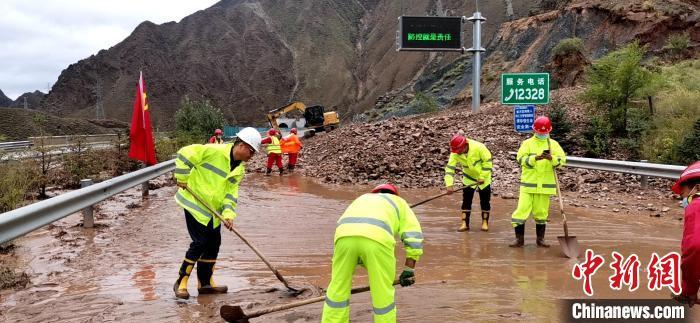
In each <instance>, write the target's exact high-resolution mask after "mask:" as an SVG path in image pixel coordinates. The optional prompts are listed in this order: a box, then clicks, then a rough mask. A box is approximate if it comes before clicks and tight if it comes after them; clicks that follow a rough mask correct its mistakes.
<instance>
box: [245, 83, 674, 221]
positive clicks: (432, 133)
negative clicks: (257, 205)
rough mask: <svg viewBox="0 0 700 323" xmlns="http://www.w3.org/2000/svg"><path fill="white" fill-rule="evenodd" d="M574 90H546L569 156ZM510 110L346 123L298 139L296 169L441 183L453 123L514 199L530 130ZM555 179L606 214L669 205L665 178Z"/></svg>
mask: <svg viewBox="0 0 700 323" xmlns="http://www.w3.org/2000/svg"><path fill="white" fill-rule="evenodd" d="M580 92H581V88H567V89H562V90H556V91H553V92H552V102H553V103H554V104H557V103H559V104H563V105H564V106H565V107H566V109H567V114H568V117H569V121H570V122H571V123H572V124H573V129H572V131H571V133H570V136H569V137H570V138H568V139H569V140H570V141H572V142H573V144H574V146H573V149H572V150H573V151H567V154H568V155H570V156H583V150H582V148H580V147H582V146H583V138H582V135H581V133H582V132H583V131H584V127H585V122H584V120H585V118H584V114H585V113H586V110H585V109H586V108H585V106H584V105H583V104H582V103H580V100H579V99H578V95H579V93H580ZM538 109H539V108H538ZM511 110H512V108H511V107H507V106H502V105H500V104H498V103H487V104H485V105H483V106H482V112H481V113H478V114H472V113H471V111H470V110H469V109H468V108H467V107H461V108H459V109H450V110H446V111H442V112H439V113H436V114H428V115H420V116H413V117H406V118H391V119H389V120H383V121H379V122H376V123H362V124H346V125H344V126H343V127H342V128H340V129H337V130H334V131H331V132H329V133H321V134H319V135H317V136H315V137H312V138H309V139H306V140H304V145H305V146H304V149H303V151H302V154H301V156H300V162H299V164H300V165H299V168H298V172H300V173H302V174H303V175H306V176H311V177H316V178H319V179H321V180H322V181H323V182H326V183H335V184H341V185H342V184H367V185H374V184H376V183H380V182H385V181H389V182H393V183H396V184H398V185H399V186H400V187H404V188H425V187H442V186H443V185H444V184H443V176H444V166H445V164H446V163H447V159H448V157H449V139H450V138H451V136H452V135H453V134H455V133H456V132H457V131H458V130H460V129H461V130H464V132H465V133H466V135H467V137H469V138H470V139H474V140H477V141H480V142H483V143H484V144H486V146H487V147H488V148H489V150H490V151H491V153H492V154H493V159H494V160H493V164H494V167H493V168H494V171H493V184H492V186H493V192H494V195H497V196H502V197H503V198H515V197H517V194H518V183H519V181H520V166H519V165H518V164H517V163H516V161H515V157H514V156H512V155H511V154H510V153H511V152H515V151H517V150H518V148H519V146H520V143H521V142H522V141H523V140H525V139H527V138H528V137H529V136H530V135H527V134H519V133H516V132H515V131H514V129H513V114H512V111H511ZM547 112H548V107H544V108H543V109H540V110H538V111H537V113H538V115H539V114H546V113H547ZM554 126H555V127H556V125H554ZM553 139H555V140H557V139H558V140H561V138H553ZM608 158H610V159H620V160H624V159H626V158H627V156H626V155H625V154H624V153H617V154H616V155H614V156H610V157H608ZM265 161H266V156H265V154H259V155H258V156H256V158H255V160H254V161H253V163H252V169H255V170H257V171H264V168H265V164H264V162H265ZM285 163H286V158H285ZM273 168H274V171H276V167H274V166H273ZM274 174H275V175H277V173H276V172H275V173H274ZM559 179H560V181H561V185H562V190H563V191H564V195H565V196H567V195H569V196H574V195H575V196H576V200H575V201H574V200H573V199H572V203H573V204H574V205H581V206H597V207H601V208H607V207H610V209H613V211H614V212H628V213H629V212H638V211H644V212H647V211H648V213H649V215H654V216H660V215H662V214H667V212H668V211H669V210H670V209H671V208H673V207H674V206H675V205H676V204H677V201H676V200H675V199H674V198H673V196H672V194H671V193H670V190H669V187H670V185H671V181H669V180H663V179H649V182H650V185H649V188H648V189H646V190H643V189H641V186H640V181H639V176H633V175H624V174H618V173H609V172H600V171H592V170H585V169H580V168H564V169H563V170H561V171H560V177H559ZM572 193H575V194H572ZM622 200H625V201H631V202H629V204H630V205H625V204H619V201H622Z"/></svg>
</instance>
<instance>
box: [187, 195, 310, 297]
mask: <svg viewBox="0 0 700 323" xmlns="http://www.w3.org/2000/svg"><path fill="white" fill-rule="evenodd" d="M185 190H187V191H188V192H190V194H192V196H194V198H195V199H197V201H199V203H201V204H202V205H204V206H205V207H206V208H207V209H208V210H209V211H210V212H211V213H213V214H214V215H215V216H216V217H217V218H219V221H221V222H224V218H223V217H222V216H221V214H219V212H217V211H216V210H214V209H213V208H212V207H211V206H209V204H208V203H207V202H204V200H202V199H201V198H200V197H199V196H198V195H197V194H195V193H194V192H193V191H192V189H190V188H189V187H185ZM229 230H230V231H233V233H235V234H236V235H237V236H238V237H239V238H241V240H243V242H245V244H247V245H248V247H250V249H252V250H253V252H255V254H256V255H258V257H260V259H261V260H262V261H263V262H264V263H265V264H266V265H267V268H270V270H272V273H274V274H275V276H276V277H277V279H279V281H281V282H282V284H284V287H287V289H289V290H290V291H292V292H294V293H301V292H302V291H303V289H299V288H293V287H291V286H289V283H288V282H287V280H286V279H284V277H282V275H281V274H280V273H279V271H277V269H276V268H275V267H274V266H272V265H271V264H270V262H269V261H267V259H265V256H263V255H262V253H260V251H259V250H258V248H255V246H253V245H252V244H251V243H250V242H248V239H246V238H245V237H243V235H241V234H240V233H239V232H238V230H236V228H234V227H231V229H229Z"/></svg>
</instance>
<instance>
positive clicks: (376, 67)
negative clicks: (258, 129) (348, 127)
mask: <svg viewBox="0 0 700 323" xmlns="http://www.w3.org/2000/svg"><path fill="white" fill-rule="evenodd" d="M512 2H513V7H514V8H515V17H516V18H517V17H522V16H525V15H527V14H528V13H529V8H530V7H531V6H532V5H531V2H530V1H525V0H518V1H512ZM472 5H473V4H470V5H469V7H467V5H466V3H465V2H464V1H457V0H419V1H412V2H410V3H407V2H405V1H398V0H354V1H346V0H326V1H316V0H301V1H298V0H294V1H292V0H283V1H278V0H275V1H272V0H258V1H241V0H223V1H220V2H219V3H217V4H216V5H214V6H212V7H210V8H208V9H206V10H202V11H199V12H196V13H194V14H192V15H190V16H188V17H185V18H184V19H183V20H182V21H180V22H179V23H175V22H170V23H165V24H162V25H155V24H153V23H150V22H144V23H142V24H141V25H139V26H138V27H137V28H136V29H135V30H134V32H133V33H132V34H131V35H130V36H129V37H127V38H126V39H125V40H124V41H122V42H121V43H119V44H116V45H115V46H114V47H112V48H110V49H106V50H102V51H100V52H99V53H97V54H96V55H93V56H91V57H89V58H86V59H84V60H81V61H79V62H77V63H75V64H72V65H70V66H68V68H66V69H65V70H64V71H63V73H61V75H60V77H59V79H58V81H57V82H56V83H55V85H54V86H53V88H52V90H51V91H50V93H49V95H48V97H47V98H46V100H45V101H44V103H43V108H44V109H45V110H46V111H50V112H52V113H56V114H58V115H60V116H71V117H83V118H84V117H90V116H92V115H94V106H95V101H96V95H95V92H99V93H101V96H102V98H103V106H104V109H105V113H106V116H107V118H112V119H118V120H123V121H128V120H129V118H130V114H131V104H132V100H133V95H134V87H135V82H136V79H137V75H138V72H139V70H143V72H144V74H145V78H146V82H147V85H148V88H149V89H150V99H151V107H152V108H153V110H152V113H153V114H154V115H153V119H152V120H153V122H154V127H155V128H157V129H159V128H160V129H163V128H165V129H170V128H172V126H173V124H172V123H173V121H172V115H173V112H174V111H175V110H176V108H177V106H178V103H179V102H180V100H181V99H182V97H183V96H185V95H189V96H190V97H193V98H199V97H203V98H207V99H210V100H212V101H213V102H214V103H215V104H216V105H218V106H220V107H221V108H222V110H223V111H224V113H225V114H226V116H227V117H228V118H229V120H230V121H231V122H235V123H240V124H245V123H257V124H263V123H264V115H263V112H266V111H269V110H270V109H272V108H276V107H279V106H282V105H284V104H286V103H288V102H289V101H290V100H301V101H303V102H306V103H307V104H322V105H325V106H326V107H328V108H330V109H335V110H338V111H339V112H340V113H341V116H343V118H347V117H348V116H350V115H352V114H355V113H357V112H361V111H364V110H365V109H367V108H369V107H371V106H373V105H374V103H375V101H376V98H377V97H379V96H380V95H382V94H384V93H385V92H387V91H390V90H392V89H395V88H398V87H403V86H406V85H410V84H412V83H413V81H414V80H415V79H416V77H418V76H420V75H421V74H423V73H425V72H426V71H427V70H426V68H425V66H428V65H430V66H431V67H435V68H440V67H444V66H446V65H448V64H451V63H452V62H453V61H454V60H455V59H457V58H459V57H460V56H461V55H460V54H455V53H451V54H434V53H433V54H428V53H416V52H414V53H406V52H401V53H397V52H396V51H395V31H396V30H397V20H396V18H397V17H398V16H400V15H402V14H406V15H467V16H468V15H470V14H471V12H473V8H472V7H471V6H472ZM480 10H481V11H482V12H483V14H484V16H486V17H488V19H489V23H488V24H486V25H485V26H484V33H485V39H489V38H490V36H491V35H493V34H494V33H495V32H496V30H497V28H498V26H499V25H500V23H501V22H502V21H504V20H505V19H506V17H505V7H504V2H501V1H492V2H486V3H483V4H482V7H481V8H480ZM467 29H469V28H467ZM470 35H471V34H470V32H468V33H467V35H466V36H465V39H467V40H468V39H470V37H471V36H470Z"/></svg>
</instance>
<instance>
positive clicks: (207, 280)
mask: <svg viewBox="0 0 700 323" xmlns="http://www.w3.org/2000/svg"><path fill="white" fill-rule="evenodd" d="M202 260H203V259H200V260H199V261H197V279H198V280H199V287H198V288H197V291H198V292H199V294H224V293H226V292H228V287H227V286H226V285H221V286H217V285H216V284H214V279H212V276H213V275H214V264H216V260H206V259H204V261H202Z"/></svg>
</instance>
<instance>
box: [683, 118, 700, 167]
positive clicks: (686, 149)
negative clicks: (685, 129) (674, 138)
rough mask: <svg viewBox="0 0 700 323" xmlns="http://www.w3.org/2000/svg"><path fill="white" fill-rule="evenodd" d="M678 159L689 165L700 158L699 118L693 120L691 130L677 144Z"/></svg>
mask: <svg viewBox="0 0 700 323" xmlns="http://www.w3.org/2000/svg"><path fill="white" fill-rule="evenodd" d="M678 157H679V158H678V161H679V162H680V163H681V164H682V165H690V164H691V163H693V162H696V161H698V160H700V118H698V119H697V120H695V125H694V126H693V130H692V131H691V132H690V133H688V134H687V135H686V136H685V138H683V141H682V142H681V144H680V145H679V146H678Z"/></svg>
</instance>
